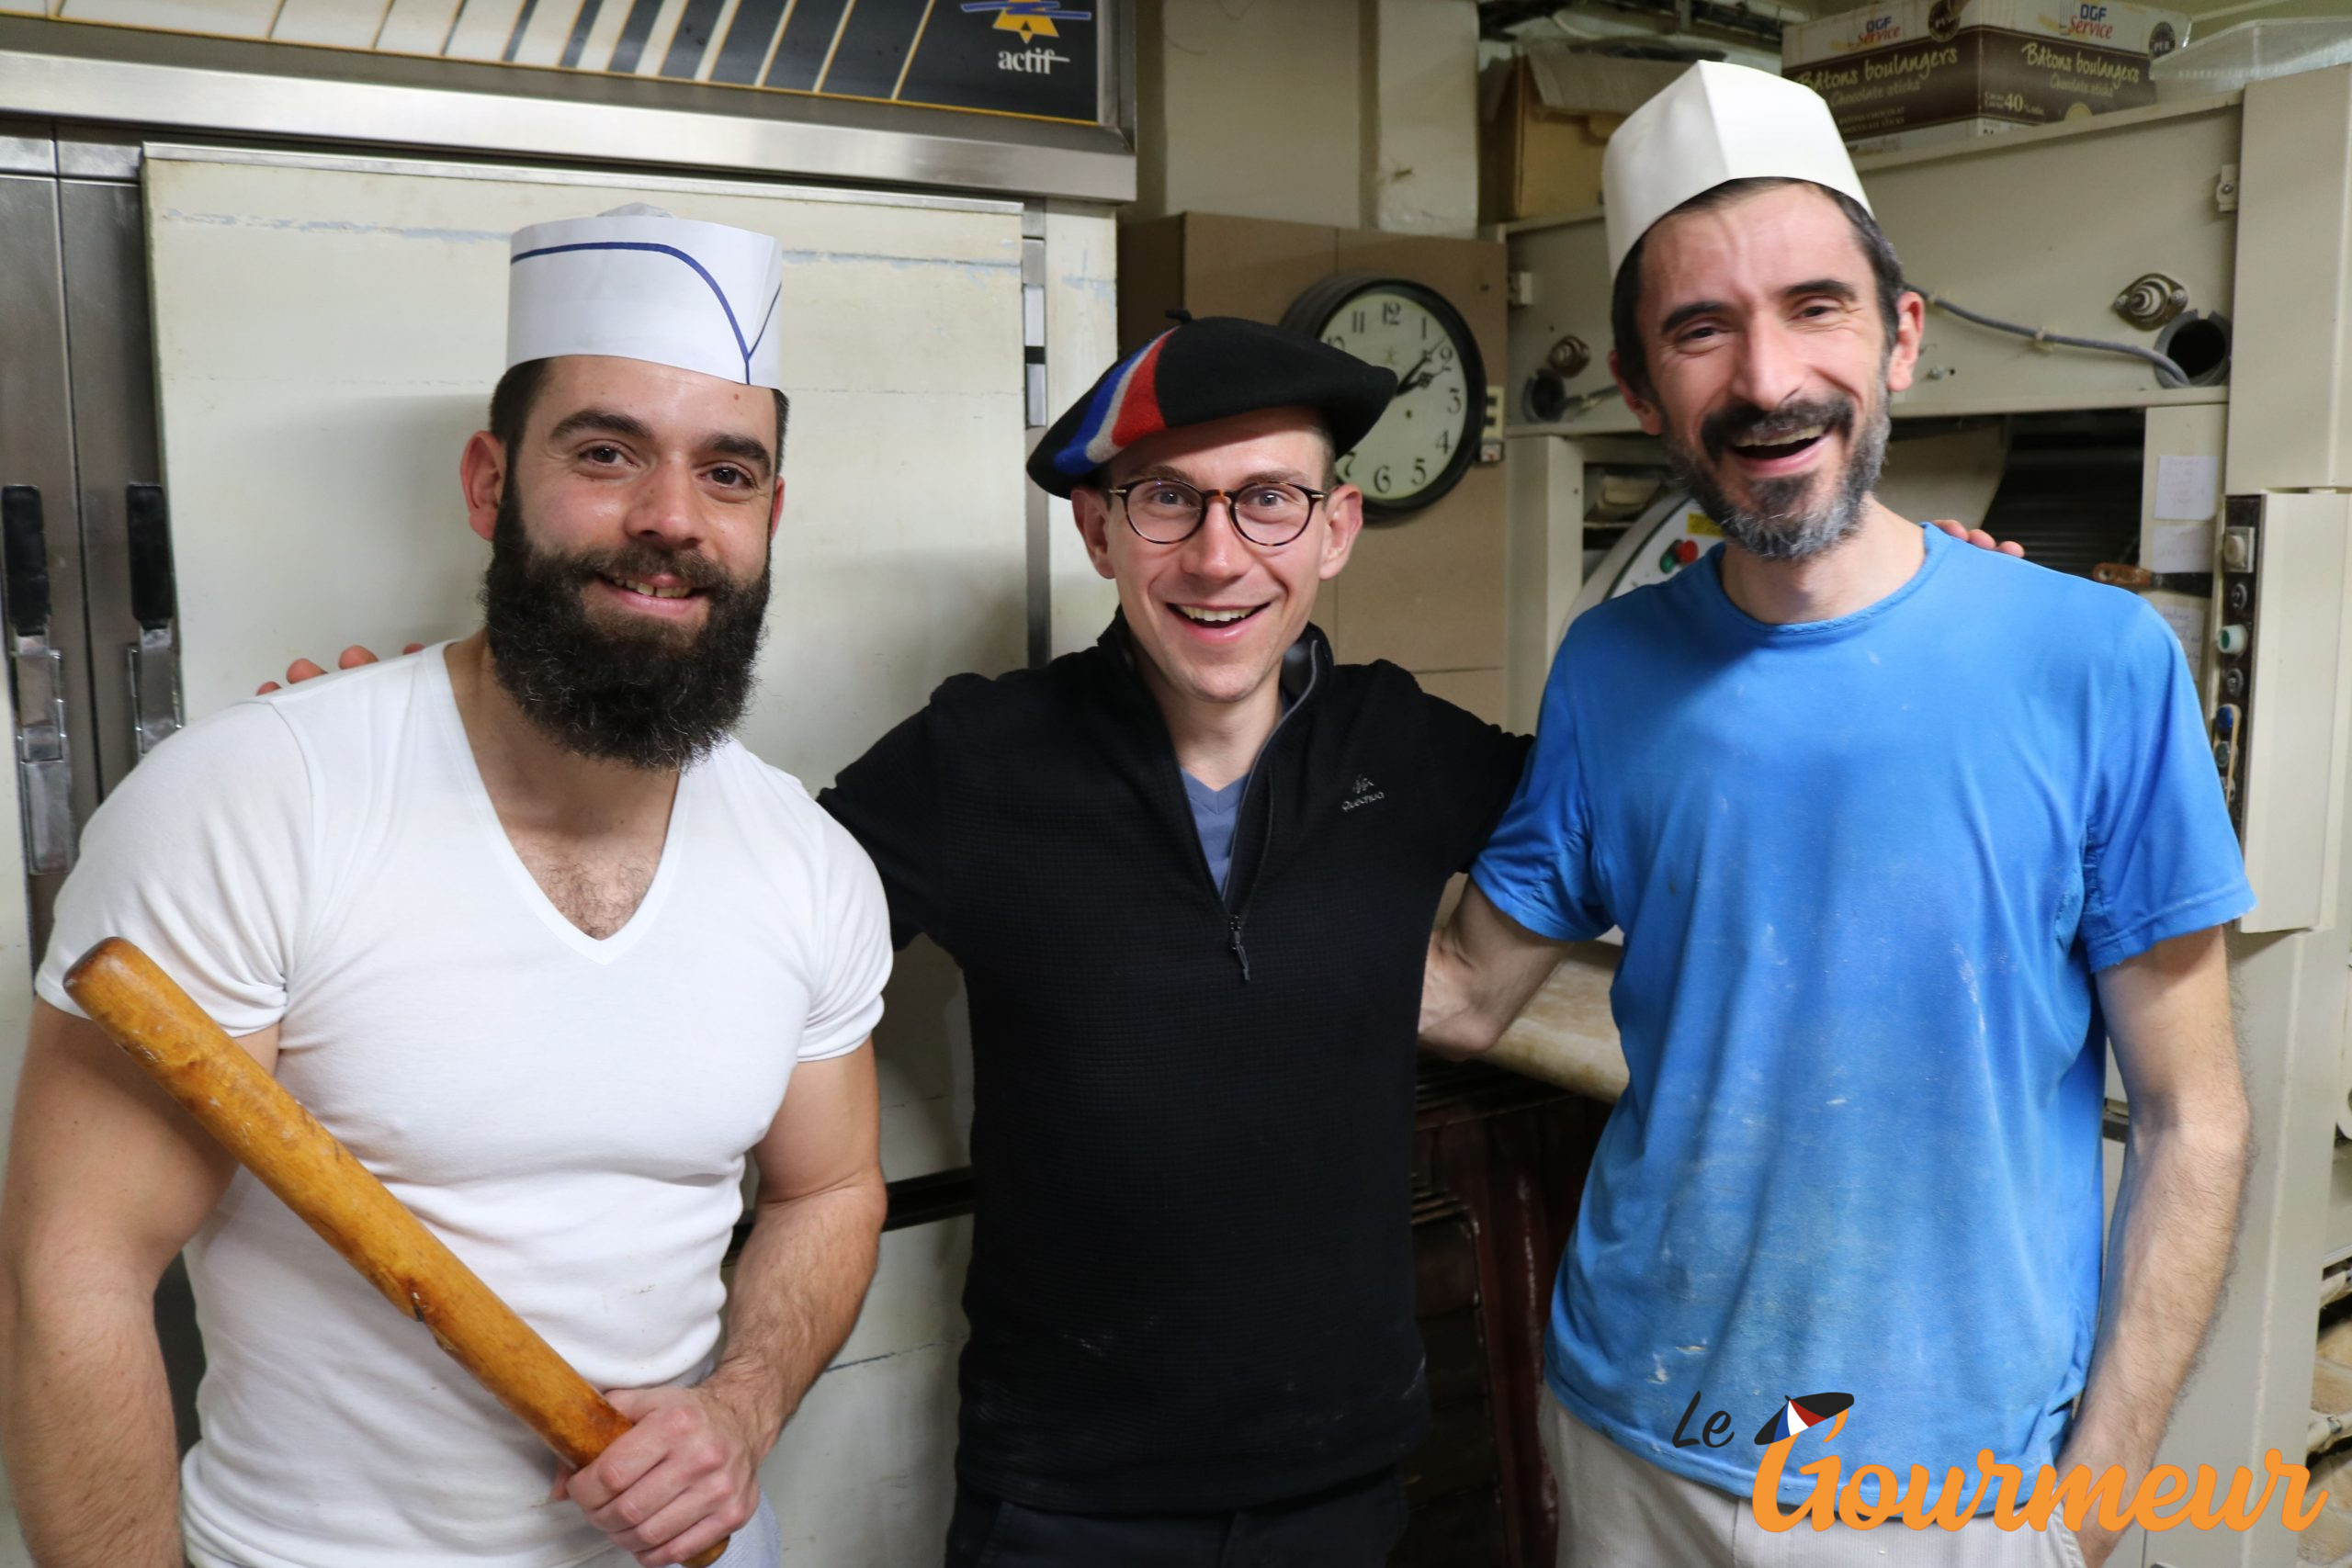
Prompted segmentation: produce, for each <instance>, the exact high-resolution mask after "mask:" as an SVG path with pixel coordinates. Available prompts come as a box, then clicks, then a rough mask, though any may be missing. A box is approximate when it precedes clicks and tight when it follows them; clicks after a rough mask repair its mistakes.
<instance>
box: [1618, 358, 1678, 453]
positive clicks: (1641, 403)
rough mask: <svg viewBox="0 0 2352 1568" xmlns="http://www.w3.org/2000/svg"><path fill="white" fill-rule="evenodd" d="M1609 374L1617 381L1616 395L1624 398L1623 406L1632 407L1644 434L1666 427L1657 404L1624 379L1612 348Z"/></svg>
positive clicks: (1653, 432) (1654, 433)
mask: <svg viewBox="0 0 2352 1568" xmlns="http://www.w3.org/2000/svg"><path fill="white" fill-rule="evenodd" d="M1609 375H1610V378H1611V380H1613V381H1615V382H1616V383H1617V395H1618V396H1619V397H1622V398H1623V399H1624V400H1625V406H1626V407H1627V408H1629V409H1632V410H1633V411H1634V418H1635V419H1637V420H1640V421H1641V422H1642V429H1643V431H1644V432H1645V434H1651V435H1656V434H1657V433H1658V432H1660V431H1662V430H1664V429H1665V428H1666V418H1665V416H1664V415H1663V414H1661V413H1659V412H1658V407H1657V404H1656V403H1654V402H1652V401H1650V400H1649V399H1647V398H1645V397H1644V396H1642V394H1641V393H1639V392H1637V391H1635V390H1634V384H1633V383H1632V382H1631V381H1628V380H1626V379H1625V373H1624V371H1623V370H1622V369H1620V368H1619V367H1618V362H1617V351H1616V350H1615V349H1613V348H1612V349H1611V350H1610V351H1609Z"/></svg>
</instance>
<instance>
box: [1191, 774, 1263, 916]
mask: <svg viewBox="0 0 2352 1568" xmlns="http://www.w3.org/2000/svg"><path fill="white" fill-rule="evenodd" d="M1249 787H1250V775H1249V774H1248V773H1244V774H1242V775H1241V776H1240V777H1239V778H1238V779H1236V780H1234V781H1233V782H1232V783H1231V784H1227V785H1226V786H1225V787H1224V788H1223V789H1211V788H1209V786H1208V785H1206V784H1203V783H1202V782H1201V781H1200V780H1198V779H1196V778H1194V777H1193V775H1192V774H1190V773H1186V774H1185V775H1184V799H1185V801H1186V802H1187V803H1188V804H1190V805H1191V807H1192V808H1193V831H1194V832H1197V833H1198V834H1200V836H1201V853H1203V854H1204V855H1206V856H1207V857H1208V862H1209V880H1210V881H1212V882H1214V883H1216V886H1217V890H1218V891H1219V892H1223V891H1224V890H1225V879H1226V875H1227V873H1229V872H1231V871H1232V869H1233V828H1234V824H1235V823H1236V822H1238V821H1239V820H1240V812H1241V794H1242V792H1243V791H1244V790H1246V789H1248V788H1249Z"/></svg>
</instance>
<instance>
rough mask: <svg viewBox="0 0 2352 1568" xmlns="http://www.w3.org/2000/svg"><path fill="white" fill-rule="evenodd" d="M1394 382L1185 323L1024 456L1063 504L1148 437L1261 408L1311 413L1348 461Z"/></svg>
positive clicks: (1275, 340) (1352, 365) (1216, 327)
mask: <svg viewBox="0 0 2352 1568" xmlns="http://www.w3.org/2000/svg"><path fill="white" fill-rule="evenodd" d="M1396 392H1397V375H1396V372H1394V371H1392V370H1385V369H1383V368H1381V367H1379V366H1376V365H1367V364H1365V363H1364V362H1363V360H1361V359H1358V358H1357V357H1356V356H1355V355H1352V354H1348V353H1345V352H1343V351H1342V350H1340V349H1336V348H1333V347H1331V346H1330V345H1329V344H1322V343H1318V342H1317V341H1316V340H1315V339H1313V338H1311V337H1308V336H1306V334H1305V333H1295V332H1290V331H1287V330H1286V329H1284V328H1282V327H1272V326H1268V325H1267V324H1266V323H1265V322H1263V321H1243V320H1241V319H1240V318H1238V317H1236V316H1204V317H1203V318H1201V319H1200V320H1199V321H1179V322H1178V323H1177V324H1176V325H1175V326H1172V327H1170V328H1169V329H1168V330H1167V331H1166V332H1164V333H1160V334H1159V336H1158V337H1156V338H1153V339H1152V340H1151V341H1150V342H1149V343H1148V344H1144V345H1143V346H1142V347H1141V348H1139V349H1137V350H1136V351H1135V352H1134V353H1133V354H1130V355H1127V356H1126V357H1125V358H1124V359H1122V360H1120V361H1119V362H1118V363H1117V364H1116V365H1114V366H1112V367H1111V368H1110V369H1108V370H1105V371H1104V372H1103V378H1102V379H1101V380H1099V381H1097V382H1095V383H1094V385H1093V387H1092V389H1090V390H1089V391H1088V392H1087V394H1086V395H1085V396H1084V397H1082V398H1080V399H1079V400H1078V401H1077V402H1075V403H1073V404H1071V405H1070V407H1069V410H1068V411H1067V412H1064V413H1063V415H1062V416H1061V418H1059V419H1057V420H1056V421H1054V423H1053V427H1052V428H1051V429H1049V430H1047V431H1046V435H1045V439H1044V440H1042V441H1040V442H1038V443H1037V449H1036V451H1035V452H1034V453H1032V454H1031V455H1030V457H1029V477H1030V478H1031V479H1035V480H1036V481H1037V486H1038V488H1039V489H1041V490H1043V491H1046V492H1047V493H1049V494H1052V495H1058V496H1064V497H1067V496H1068V495H1069V492H1070V491H1074V490H1076V489H1077V488H1078V487H1079V486H1080V485H1082V484H1085V483H1086V482H1087V481H1088V480H1089V479H1091V478H1092V477H1093V475H1094V473H1095V471H1096V470H1097V469H1099V468H1102V467H1103V464H1105V463H1107V462H1109V461H1110V460H1111V459H1112V458H1113V457H1116V456H1118V454H1119V453H1120V452H1122V451H1124V450H1125V448H1127V447H1129V446H1134V445H1135V444H1136V442H1138V441H1141V440H1143V439H1144V438H1145V437H1147V436H1151V435H1157V434H1159V433H1160V432H1161V431H1163V430H1174V429H1178V428H1180V427H1182V426H1184V425H1188V424H1206V423H1209V421H1211V420H1216V419H1230V418H1232V417H1233V416H1234V415H1235V414H1241V413H1255V412H1258V411H1259V410H1260V409H1280V408H1294V407H1303V408H1310V409H1313V410H1315V411H1316V412H1317V413H1318V414H1320V415H1321V416H1322V419H1323V423H1324V424H1325V426H1326V427H1327V428H1329V431H1330V433H1331V442H1332V445H1333V446H1334V447H1336V448H1337V449H1338V450H1339V451H1341V452H1345V451H1347V450H1348V449H1349V448H1350V447H1351V446H1354V445H1355V444H1356V443H1357V442H1359V441H1361V440H1363V438H1364V436H1365V435H1366V434H1369V433H1370V432H1371V430H1372V427H1373V426H1374V425H1375V424H1377V423H1380V416H1381V414H1382V413H1384V412H1386V410H1387V408H1388V400H1389V399H1390V398H1392V397H1394V396H1395V395H1396Z"/></svg>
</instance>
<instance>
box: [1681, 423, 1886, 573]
mask: <svg viewBox="0 0 2352 1568" xmlns="http://www.w3.org/2000/svg"><path fill="white" fill-rule="evenodd" d="M1856 420H1857V415H1856V411H1855V408H1854V405H1853V403H1852V402H1851V401H1850V400H1848V399H1845V398H1837V399H1834V400H1824V401H1815V402H1789V403H1783V404H1781V406H1780V407H1779V408H1777V409H1774V410H1771V411H1770V412H1766V411H1765V410H1763V409H1760V408H1758V407H1757V406H1756V405H1755V404H1754V403H1748V402H1742V403H1736V404H1735V405H1733V406H1732V407H1730V408H1726V409H1718V410H1716V411H1715V412H1713V413H1711V414H1709V415H1708V416H1707V417H1706V418H1705V419H1704V420H1703V421H1702V422H1701V423H1700V425H1699V442H1700V445H1701V446H1702V447H1704V448H1705V450H1706V455H1707V457H1709V458H1711V459H1712V460H1713V462H1715V463H1720V462H1722V461H1723V459H1724V454H1725V453H1726V452H1728V451H1729V450H1730V448H1731V447H1732V446H1735V445H1739V446H1767V445H1770V444H1772V443H1774V442H1776V441H1780V440H1785V439H1786V438H1787V437H1788V436H1789V435H1790V434H1792V433H1793V432H1796V431H1799V430H1804V429H1805V428H1807V427H1808V426H1811V425H1815V424H1818V425H1824V426H1826V430H1825V432H1824V434H1823V435H1822V439H1823V440H1825V441H1826V440H1827V439H1828V438H1829V437H1830V436H1831V435H1837V434H1843V435H1846V436H1848V437H1849V438H1852V437H1853V434H1854V429H1855V424H1856ZM1893 429H1894V413H1893V412H1892V409H1891V408H1890V406H1889V402H1888V400H1886V399H1883V398H1882V399H1880V400H1879V403H1878V407H1877V409H1876V410H1875V412H1872V413H1871V416H1870V419H1869V423H1867V425H1865V426H1864V427H1863V429H1862V430H1861V433H1860V437H1859V439H1855V440H1854V442H1853V446H1852V447H1851V450H1850V452H1849V455H1848V457H1847V459H1846V471H1845V472H1844V474H1842V475H1840V476H1838V478H1837V479H1836V486H1835V489H1834V490H1833V491H1831V493H1830V494H1829V495H1828V497H1827V498H1826V499H1825V500H1824V501H1823V502H1821V503H1820V504H1819V505H1817V506H1815V507H1813V508H1811V509H1810V510H1808V509H1807V508H1806V506H1805V495H1806V493H1807V492H1808V491H1811V490H1812V489H1813V486H1814V483H1815V480H1816V479H1819V478H1820V477H1821V476H1820V473H1819V471H1818V470H1815V471H1814V472H1811V473H1804V474H1795V475H1792V476H1790V477H1788V478H1786V479H1754V480H1751V481H1749V487H1748V488H1749V490H1750V491H1751V492H1752V493H1753V495H1754V496H1755V502H1754V504H1753V505H1751V506H1746V507H1742V506H1736V505H1734V504H1733V502H1732V499H1731V497H1730V496H1729V495H1728V494H1726V493H1725V492H1724V488H1723V486H1722V485H1721V484H1720V483H1719V482H1717V480H1716V479H1715V472H1714V469H1713V468H1711V467H1710V466H1708V465H1707V464H1704V463H1702V462H1701V461H1700V460H1699V458H1698V457H1696V456H1695V455H1694V454H1693V453H1692V452H1691V449H1690V448H1689V447H1688V446H1684V445H1683V443H1682V441H1681V440H1680V439H1679V437H1677V436H1675V435H1672V434H1668V437H1667V440H1666V455H1667V461H1668V463H1669V464H1670V465H1671V466H1672V467H1673V469H1674V476H1675V478H1676V479H1679V480H1680V481H1681V482H1682V484H1683V485H1684V487H1685V488H1687V489H1688V490H1689V491H1691V496H1692V498H1693V499H1694V500H1696V501H1697V502H1698V503H1699V505H1700V507H1701V509H1702V510H1703V511H1704V512H1705V513H1707V515H1708V516H1710V517H1712V518H1713V519H1714V520H1715V523H1716V525H1718V526H1719V527H1721V528H1722V529H1723V531H1724V537H1725V538H1727V539H1729V540H1730V541H1731V542H1732V543H1733V544H1735V545H1737V546H1738V547H1740V548H1742V549H1744V550H1746V551H1747V552H1748V553H1749V554H1751V555H1753V556H1755V557H1756V558H1758V559H1759V560H1770V561H1794V560H1804V559H1806V558H1810V557H1813V556H1817V555H1819V554H1821V553H1822V552H1823V551H1824V550H1827V549H1831V548H1834V547H1837V546H1838V545H1841V544H1843V543H1845V542H1846V541H1847V540H1848V539H1850V538H1852V537H1853V536H1855V535H1856V534H1857V533H1859V532H1860V530H1861V526H1862V518H1863V510H1862V503H1863V502H1866V501H1868V500H1869V499H1870V494H1871V491H1872V490H1873V489H1875V488H1876V487H1877V484H1878V476H1879V470H1880V469H1881V468H1883V467H1884V466H1885V464H1886V442H1887V436H1888V434H1890V433H1891V432H1892V431H1893Z"/></svg>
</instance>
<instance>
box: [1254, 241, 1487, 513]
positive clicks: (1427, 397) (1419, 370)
mask: <svg viewBox="0 0 2352 1568" xmlns="http://www.w3.org/2000/svg"><path fill="white" fill-rule="evenodd" d="M1283 325H1284V326H1286V327H1289V328H1291V329H1293V330H1294V331H1297V332H1303V333H1309V334H1311V335H1313V336H1315V337H1318V338H1321V339H1322V340H1323V341H1324V342H1325V343H1327V344H1330V345H1331V346H1332V347H1333V348H1338V349H1344V350H1346V351H1347V352H1348V353H1350V354H1352V355H1355V356H1356V357H1357V358H1358V359H1362V360H1365V361H1367V362H1369V363H1371V364H1374V365H1378V366H1383V367H1386V368H1388V369H1390V370H1393V371H1395V372H1396V373H1397V398H1396V400H1395V401H1394V402H1392V403H1390V404H1389V405H1388V412H1386V413H1385V414H1384V415H1382V416H1381V420H1380V423H1378V424H1376V425H1374V426H1373V429H1372V434H1369V435H1367V436H1365V437H1364V438H1363V440H1362V441H1360V442H1358V443H1357V444H1356V446H1355V449H1354V450H1353V451H1351V452H1348V453H1346V454H1344V455H1343V456H1341V457H1340V463H1339V476H1340V480H1341V481H1342V482H1344V483H1347V484H1352V485H1354V486H1356V487H1357V488H1359V489H1361V490H1362V491H1363V497H1364V513H1365V515H1367V516H1369V517H1373V518H1375V519H1392V518H1397V517H1401V516H1404V515H1406V514H1407V513H1412V512H1417V511H1419V509H1420V508H1422V507H1425V506H1427V505H1429V504H1430V502H1433V501H1435V500H1437V498H1438V497H1440V496H1442V495H1443V494H1445V492H1446V491H1450V490H1452V489H1453V487H1454V485H1455V484H1456V483H1457V482H1459V481H1460V479H1461V478H1462V475H1463V473H1464V470H1465V469H1467V468H1469V466H1470V465H1471V463H1472V462H1473V461H1475V460H1476V456H1477V446H1478V439H1479V436H1480V434H1482V429H1481V427H1482V425H1483V423H1484V421H1485V400H1486V393H1487V375H1486V369H1485V367H1484V366H1483V364H1482V363H1481V362H1480V360H1479V357H1478V344H1477V341H1476V338H1474V337H1473V336H1472V335H1471V333H1470V327H1469V323H1468V322H1466V321H1464V320H1463V319H1462V314H1461V312H1460V311H1458V310H1454V308H1453V306H1452V305H1450V304H1448V303H1447V302H1446V300H1445V297H1444V296H1443V295H1442V294H1439V293H1438V292H1437V291H1436V290H1435V289H1433V288H1426V287H1424V286H1423V285H1421V284H1418V283H1411V282H1408V281H1406V280H1405V279H1403V278H1395V277H1376V276H1371V275H1369V274H1363V273H1356V274H1345V273H1343V274H1340V275H1339V276H1334V277H1328V278H1326V279H1324V280H1323V281H1322V282H1321V283H1318V284H1317V285H1316V286H1315V287H1314V288H1310V289H1308V290H1307V291H1306V293H1305V294H1302V295H1300V296H1299V298H1298V300H1297V302H1296V303H1295V304H1294V305H1292V306H1291V308H1290V310H1288V311H1287V312H1285V313H1284V315H1283Z"/></svg>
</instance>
